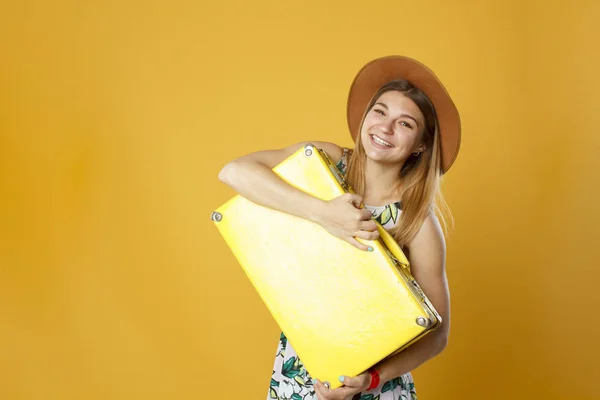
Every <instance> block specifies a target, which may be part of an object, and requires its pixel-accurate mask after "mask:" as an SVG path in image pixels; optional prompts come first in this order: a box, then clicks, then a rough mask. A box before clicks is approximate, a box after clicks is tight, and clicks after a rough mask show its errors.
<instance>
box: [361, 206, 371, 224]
mask: <svg viewBox="0 0 600 400" xmlns="http://www.w3.org/2000/svg"><path fill="white" fill-rule="evenodd" d="M360 219H361V221H371V220H372V219H373V213H371V211H369V210H367V209H366V208H363V209H362V210H360Z"/></svg>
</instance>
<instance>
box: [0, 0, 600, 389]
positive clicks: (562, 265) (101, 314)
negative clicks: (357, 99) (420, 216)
mask: <svg viewBox="0 0 600 400" xmlns="http://www.w3.org/2000/svg"><path fill="white" fill-rule="evenodd" d="M599 14H600V3H599V2H597V1H593V0H589V1H579V0H574V1H569V2H567V1H564V2H548V1H540V0H530V1H517V0H512V1H506V2H497V1H475V0H473V1H441V0H440V1H398V0H396V1H361V2H357V1H341V0H338V1H317V0H311V1H302V2H286V1H272V0H269V1H267V0H261V1H258V2H252V1H231V0H227V1H220V2H217V1H213V2H208V1H204V0H201V1H195V2H194V1H179V0H175V1H149V2H142V1H114V0H112V1H73V0H59V1H54V2H42V1H20V2H10V3H9V2H3V3H2V5H1V6H0V163H1V167H0V190H1V192H0V193H1V197H0V224H1V225H0V398H2V399H10V400H13V399H24V400H25V399H27V400H30V399H31V400H32V399H144V400H150V399H209V398H218V399H240V398H243V399H263V398H265V396H266V393H267V387H268V383H269V378H270V373H271V368H272V363H273V357H274V355H275V349H276V345H277V339H278V335H279V330H278V329H277V326H276V325H275V324H274V322H273V320H272V319H271V317H270V315H269V314H268V313H267V311H266V309H265V307H264V306H263V305H262V303H261V301H260V299H259V298H258V296H257V295H256V294H255V292H254V290H253V288H252V287H251V285H250V283H249V281H248V280H247V278H246V277H245V275H244V274H243V272H242V271H241V269H240V268H239V266H238V265H237V263H236V262H235V260H234V259H233V256H232V255H231V253H230V252H229V250H228V249H227V248H226V246H225V244H224V242H223V240H222V239H221V237H220V236H219V235H218V233H217V231H216V229H215V228H214V226H212V224H211V222H210V220H209V215H210V212H211V211H212V209H213V208H215V207H217V206H218V205H220V204H221V203H222V202H224V201H225V200H227V199H228V198H229V197H230V196H231V195H232V194H233V193H232V191H230V190H229V189H228V188H226V187H225V186H224V185H222V184H220V183H218V181H217V173H218V171H219V169H220V168H221V166H222V165H223V164H224V163H226V162H227V161H228V160H230V159H232V158H234V157H236V156H239V155H241V154H243V153H246V152H249V151H253V150H256V149H262V148H273V147H279V146H284V145H287V144H290V143H292V142H295V141H299V140H327V141H333V142H337V143H339V144H343V145H350V144H351V143H350V141H349V137H348V134H347V128H346V122H345V114H344V110H345V101H346V94H347V90H348V87H349V84H350V82H351V80H352V78H353V77H354V74H355V73H356V72H357V70H358V69H359V68H360V67H361V66H362V65H363V64H364V63H365V62H367V61H368V60H370V59H372V58H375V57H379V56H382V55H387V54H406V55H409V56H412V57H415V58H418V59H420V60H422V61H424V62H425V63H427V64H428V65H430V66H431V68H432V69H434V71H436V73H437V74H438V75H439V76H440V78H441V79H442V80H443V81H444V82H445V84H446V86H447V88H448V90H449V91H450V92H451V93H452V95H453V96H454V99H455V101H456V103H457V105H458V107H459V109H460V111H461V115H462V120H463V134H464V136H463V142H462V149H461V154H460V156H459V159H458V161H457V163H456V164H455V166H454V167H453V169H452V170H451V171H450V173H449V174H448V175H447V177H446V180H445V183H444V189H445V193H446V195H447V198H448V201H449V203H450V206H451V208H452V210H453V213H454V216H455V219H456V228H455V230H454V231H453V232H452V234H451V235H450V236H449V237H448V275H449V281H450V286H451V291H452V311H453V314H452V317H453V319H452V331H451V337H450V344H449V347H448V349H447V350H446V351H445V352H444V353H443V354H442V355H441V356H439V357H438V358H436V359H434V360H432V361H431V362H429V363H428V364H426V365H424V366H422V367H421V368H419V369H418V370H417V371H415V373H414V375H415V379H416V385H417V390H418V393H419V395H420V397H419V398H420V399H427V400H435V399H444V400H447V399H507V398H510V399H538V398H540V399H542V398H543V399H559V398H561V399H562V398H569V399H578V400H579V399H581V400H583V399H597V398H600V395H599V394H598V392H597V384H598V382H597V380H598V377H600V368H599V367H598V357H599V356H600V350H599V347H598V345H597V339H598V337H600V326H599V323H598V320H597V318H596V313H597V311H598V307H599V306H600V296H599V294H598V288H597V285H598V282H599V280H600V272H599V267H598V262H597V260H598V259H599V258H600V246H598V245H597V243H596V242H597V240H598V234H599V233H600V232H599V228H598V227H599V225H600V191H599V189H598V182H599V178H600V173H599V172H598V171H599V169H600V157H598V156H597V152H598V151H599V150H600V135H599V134H598V126H599V124H600V113H598V111H599V106H598V100H597V96H598V92H599V91H600V79H599V78H598V71H600V62H599V58H598V51H597V43H596V40H597V38H598V37H599V36H600V29H599V28H598V26H599V25H598V22H597V21H598V16H599Z"/></svg>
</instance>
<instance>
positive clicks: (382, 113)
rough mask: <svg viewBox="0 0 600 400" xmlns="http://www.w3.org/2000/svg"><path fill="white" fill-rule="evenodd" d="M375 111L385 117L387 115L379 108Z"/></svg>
mask: <svg viewBox="0 0 600 400" xmlns="http://www.w3.org/2000/svg"><path fill="white" fill-rule="evenodd" d="M373 111H375V112H376V113H379V114H381V115H385V113H384V112H383V110H379V109H377V108H374V109H373Z"/></svg>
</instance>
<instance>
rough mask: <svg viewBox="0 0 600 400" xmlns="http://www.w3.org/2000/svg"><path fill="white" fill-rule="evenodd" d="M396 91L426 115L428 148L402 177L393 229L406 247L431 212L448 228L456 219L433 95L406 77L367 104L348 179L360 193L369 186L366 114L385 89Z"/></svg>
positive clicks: (410, 162)
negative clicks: (447, 193)
mask: <svg viewBox="0 0 600 400" xmlns="http://www.w3.org/2000/svg"><path fill="white" fill-rule="evenodd" d="M391 90H395V91H398V92H401V93H402V94H404V95H405V96H406V97H408V98H409V99H411V100H412V101H413V102H414V103H415V104H416V105H417V107H419V110H421V113H422V114H423V116H424V117H425V130H424V132H423V142H424V144H425V150H424V151H423V152H422V153H421V154H419V155H416V156H415V155H414V154H413V155H411V156H410V157H409V158H408V159H407V160H406V162H405V163H404V166H403V167H402V170H401V171H400V176H399V177H398V187H397V188H398V189H399V188H400V187H401V190H402V192H401V193H400V201H401V202H402V212H401V213H400V220H399V221H398V224H397V225H396V226H395V227H394V228H392V229H391V230H390V233H391V234H392V236H394V238H395V239H396V241H397V242H398V243H399V244H400V245H401V246H405V245H406V244H408V243H409V242H410V241H411V240H412V238H413V237H414V236H415V235H416V234H417V232H418V231H419V229H420V228H421V225H422V224H423V221H424V220H425V218H426V217H427V215H428V214H429V213H430V212H434V213H435V214H436V215H437V216H438V218H439V219H440V221H441V223H442V226H443V228H444V231H445V232H446V233H447V232H448V231H449V224H448V222H449V221H450V222H452V215H451V213H450V209H449V207H448V205H447V203H446V201H445V199H444V197H443V194H442V192H441V188H440V185H441V177H442V173H441V162H442V156H441V151H440V137H439V128H438V122H437V116H436V113H435V108H434V107H433V104H432V103H431V101H430V100H429V98H428V97H427V96H426V95H425V94H424V93H423V92H422V91H421V90H419V89H417V88H416V87H414V86H413V85H412V84H411V83H410V82H409V81H407V80H405V79H400V80H395V81H392V82H389V83H387V84H385V85H384V86H382V87H381V88H380V89H379V90H378V91H377V93H376V94H375V96H373V99H372V100H371V102H370V103H369V105H368V106H367V108H366V110H365V114H364V115H363V121H361V124H360V128H359V131H358V134H357V136H356V146H355V149H354V151H353V152H352V154H351V155H350V158H349V160H348V172H347V180H348V182H349V183H350V185H352V187H353V188H354V190H355V191H356V192H357V193H358V194H361V195H362V194H364V192H365V189H366V181H365V166H366V159H367V156H366V153H365V149H364V147H363V144H362V140H361V134H360V131H361V130H362V124H363V122H364V116H365V115H366V114H367V112H368V111H369V110H371V108H372V107H373V105H374V104H375V103H376V102H377V100H378V99H379V97H381V95H382V94H384V93H385V92H388V91H391Z"/></svg>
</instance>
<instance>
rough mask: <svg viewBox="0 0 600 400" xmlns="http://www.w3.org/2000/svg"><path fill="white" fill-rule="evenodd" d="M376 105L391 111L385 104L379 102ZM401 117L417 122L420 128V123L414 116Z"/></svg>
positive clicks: (402, 115)
mask: <svg viewBox="0 0 600 400" xmlns="http://www.w3.org/2000/svg"><path fill="white" fill-rule="evenodd" d="M375 105H376V106H377V105H379V106H381V107H383V108H385V109H386V110H389V108H388V106H387V105H385V104H384V103H380V102H377V103H375ZM400 116H401V117H405V118H410V119H412V120H413V121H415V124H417V126H419V121H417V120H416V118H415V117H413V116H412V115H408V114H400Z"/></svg>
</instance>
